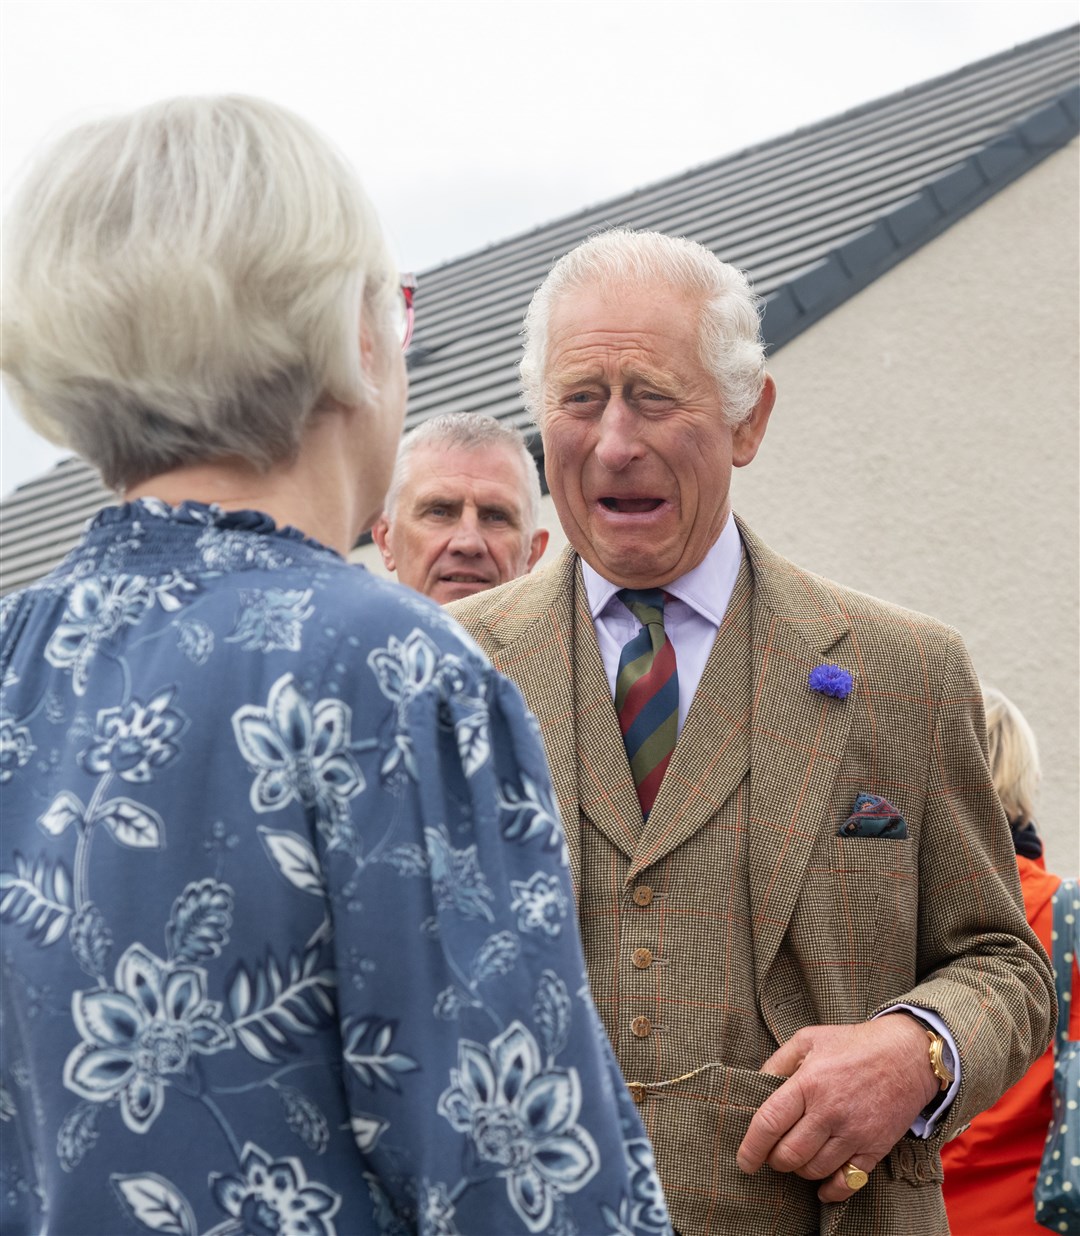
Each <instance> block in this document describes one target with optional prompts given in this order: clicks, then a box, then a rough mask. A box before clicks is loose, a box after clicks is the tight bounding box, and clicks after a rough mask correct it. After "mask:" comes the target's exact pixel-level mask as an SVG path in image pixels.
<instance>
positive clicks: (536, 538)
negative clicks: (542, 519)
mask: <svg viewBox="0 0 1080 1236" xmlns="http://www.w3.org/2000/svg"><path fill="white" fill-rule="evenodd" d="M550 536H551V533H549V532H548V530H547V529H546V528H537V530H536V531H535V532H534V533H533V534H532V541H531V542H530V543H529V558H528V561H527V562H526V563H525V573H526V575H527V574H528V573H529V572H530V571H531V570H532V569H533V567H534V566H536V564H537V563H538V562H539V561H540V559H541V558H542V557H543V556H544V550H545V549H547V543H548V538H549V537H550Z"/></svg>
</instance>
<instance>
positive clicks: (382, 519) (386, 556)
mask: <svg viewBox="0 0 1080 1236" xmlns="http://www.w3.org/2000/svg"><path fill="white" fill-rule="evenodd" d="M389 531H390V524H389V523H388V522H387V519H386V516H385V515H380V516H379V518H378V519H377V520H376V521H375V522H374V523H373V524H372V525H371V539H372V540H373V541H374V542H375V544H376V545H378V547H379V553H380V554H382V560H383V564H384V565H385V567H386V569H387V570H388V571H396V570H397V564H396V563H395V562H394V555H393V554H392V553H391V551H390V546H389V544H388V543H387V540H386V536H387V533H388V532H389Z"/></svg>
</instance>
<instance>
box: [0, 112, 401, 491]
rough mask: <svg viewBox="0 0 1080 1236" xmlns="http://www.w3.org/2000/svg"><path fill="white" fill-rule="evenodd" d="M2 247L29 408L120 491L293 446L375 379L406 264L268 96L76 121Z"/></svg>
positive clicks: (12, 370)
mask: <svg viewBox="0 0 1080 1236" xmlns="http://www.w3.org/2000/svg"><path fill="white" fill-rule="evenodd" d="M4 256H5V273H4V341H3V368H4V371H5V373H6V374H7V376H8V378H9V380H10V382H11V385H12V388H13V392H14V394H15V396H16V399H17V401H18V403H19V405H20V407H21V410H22V412H23V414H24V415H25V416H26V418H27V420H28V421H29V422H30V424H31V425H33V426H34V427H35V428H36V429H37V430H39V432H41V433H43V434H44V435H45V436H46V437H47V438H50V439H51V440H52V441H54V442H57V443H59V444H61V445H65V446H69V447H71V448H72V449H73V450H75V451H77V452H78V453H79V454H81V455H83V456H84V457H85V458H86V459H88V460H89V461H90V462H91V463H93V464H94V465H95V466H96V467H98V468H99V469H100V471H101V473H102V475H103V477H104V479H105V481H106V483H107V484H109V485H111V486H112V487H114V488H117V489H123V488H126V487H128V486H131V485H133V484H136V483H138V482H140V481H143V480H146V479H147V478H148V477H151V476H154V475H156V474H157V473H160V472H164V471H166V470H168V469H170V468H173V467H177V466H180V465H183V464H190V463H194V462H199V461H202V460H207V459H214V458H222V457H226V456H235V455H239V456H242V457H243V458H244V459H246V460H247V461H249V462H252V463H254V464H256V465H257V466H260V467H264V468H265V467H268V466H270V465H271V464H274V463H277V462H279V461H282V460H286V459H289V458H291V457H292V456H293V455H294V454H295V452H296V449H297V447H298V445H299V441H300V437H301V434H302V431H303V429H304V427H305V425H306V424H307V421H308V419H309V418H310V417H311V415H312V414H313V412H314V411H315V410H316V409H317V408H318V407H319V406H320V404H324V403H328V402H329V401H335V402H337V403H342V404H346V405H350V406H354V405H355V406H361V405H364V404H365V403H366V402H368V401H369V400H370V398H371V395H372V394H373V387H372V385H371V382H370V378H369V376H368V375H365V373H364V372H363V370H362V364H361V355H360V347H359V331H360V316H361V310H362V309H363V310H364V311H365V312H366V313H369V315H370V321H371V329H372V332H373V338H374V340H375V342H376V346H379V347H391V346H396V345H395V344H394V343H393V315H394V309H395V307H396V301H397V297H398V294H399V293H398V287H397V280H396V272H395V270H394V266H393V263H392V262H391V260H390V258H389V256H388V254H387V251H386V247H385V245H384V242H383V239H382V234H381V231H380V228H379V224H378V220H377V218H376V216H375V212H374V210H373V209H372V207H371V205H370V203H369V202H368V200H367V198H366V197H365V195H364V193H363V190H362V189H361V188H360V185H359V183H358V181H357V180H356V178H355V176H354V174H353V173H352V171H351V170H350V168H349V167H348V165H347V164H346V163H345V161H344V160H343V159H342V158H341V157H340V156H339V155H338V154H337V153H336V152H335V151H334V149H333V148H332V147H331V146H330V145H329V144H328V143H327V142H326V141H325V140H324V139H323V138H322V137H321V136H320V135H319V134H318V133H317V132H316V131H315V130H314V129H312V128H311V127H310V126H309V125H308V124H307V123H306V122H304V121H303V120H301V119H299V117H297V116H294V115H293V114H291V113H290V112H288V111H286V110H284V109H283V108H280V107H278V106H276V105H274V104H271V103H267V102H265V101H262V100H259V99H252V98H244V97H239V96H229V97H220V98H181V99H172V100H168V101H165V102H163V103H157V104H154V105H152V106H150V107H146V108H143V109H141V110H139V111H137V112H134V113H133V114H131V115H128V116H122V117H118V118H114V119H110V120H104V121H100V122H97V123H92V124H88V125H85V126H82V127H80V128H78V129H76V130H74V131H73V132H71V133H69V134H67V135H66V136H65V137H63V138H61V139H60V140H59V141H58V142H57V143H56V144H55V145H54V146H53V147H52V148H51V149H49V150H47V151H46V152H45V153H44V154H43V155H42V156H41V157H40V158H39V160H38V161H37V163H36V165H35V166H34V167H33V168H32V170H31V172H30V174H29V176H28V177H27V179H26V180H25V182H24V183H23V185H22V187H21V189H20V191H19V193H18V195H17V196H16V198H15V200H14V202H13V204H12V208H11V210H10V211H9V213H8V215H7V218H6V220H5V255H4Z"/></svg>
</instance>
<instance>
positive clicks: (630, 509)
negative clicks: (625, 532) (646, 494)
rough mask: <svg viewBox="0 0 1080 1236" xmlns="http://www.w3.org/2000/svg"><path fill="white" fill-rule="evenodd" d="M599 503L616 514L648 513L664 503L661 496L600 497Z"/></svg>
mask: <svg viewBox="0 0 1080 1236" xmlns="http://www.w3.org/2000/svg"><path fill="white" fill-rule="evenodd" d="M600 505H601V506H602V507H603V508H604V509H605V510H607V511H613V512H614V513H615V514H617V515H648V514H650V513H651V512H653V511H656V510H659V509H660V507H662V506H663V505H664V500H663V498H601V499H600Z"/></svg>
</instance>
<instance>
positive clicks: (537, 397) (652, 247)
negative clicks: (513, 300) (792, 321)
mask: <svg viewBox="0 0 1080 1236" xmlns="http://www.w3.org/2000/svg"><path fill="white" fill-rule="evenodd" d="M656 284H663V285H665V286H667V287H669V288H672V289H675V290H677V291H682V292H684V293H685V294H686V295H687V296H688V297H693V298H696V299H697V300H699V302H700V304H701V323H700V345H699V346H700V352H701V360H702V364H704V365H705V367H706V368H707V369H708V370H709V371H710V372H711V373H712V374H713V375H714V377H715V379H716V387H717V392H718V394H719V396H720V402H721V405H722V407H723V410H724V419H725V420H726V421H727V422H728V424H730V425H737V424H739V423H740V422H741V421H744V420H745V419H746V418H747V417H748V416H749V415H750V413H751V411H752V410H753V407H754V405H755V404H756V403H757V401H758V399H759V397H760V395H761V389H762V385H763V383H764V381H765V345H764V343H763V341H762V338H761V308H760V301H759V300H758V298H757V297H756V296H755V295H754V293H753V291H752V290H751V287H750V283H749V280H748V279H747V277H746V275H745V274H743V272H742V271H741V270H737V269H736V268H735V267H734V266H730V265H729V264H728V263H727V262H722V261H721V260H720V259H719V258H718V257H717V256H716V255H715V254H714V253H712V252H710V250H708V249H706V248H705V247H704V245H699V244H697V243H696V242H695V241H692V240H686V239H684V238H683V237H678V236H665V235H664V234H663V233H662V232H634V231H630V230H628V229H626V228H613V229H612V230H610V231H607V232H601V233H599V234H598V235H596V236H591V237H590V238H589V239H588V240H586V241H584V242H583V243H582V244H580V245H578V246H577V248H576V249H571V250H570V252H569V253H567V254H566V255H565V256H563V257H561V258H560V259H559V260H558V261H557V262H556V263H555V265H554V266H553V267H552V268H551V272H550V273H549V274H548V277H547V278H546V279H545V280H544V282H543V283H542V284H541V285H540V286H539V287H538V288H537V290H536V292H535V294H534V295H533V298H532V302H531V304H530V305H529V309H528V312H527V313H526V314H525V328H524V332H523V333H524V336H525V353H524V355H523V357H522V359H521V369H520V372H521V385H522V392H523V395H524V398H525V406H526V408H527V409H528V411H529V413H530V415H531V416H532V417H533V419H534V420H535V421H536V422H537V423H538V424H539V423H541V422H542V419H543V415H544V397H543V390H544V379H545V376H546V374H545V369H546V362H547V334H548V323H549V321H550V318H551V311H552V308H553V307H554V306H555V305H556V304H557V303H559V302H560V301H561V300H563V298H565V297H566V296H568V295H571V294H572V293H573V292H575V291H579V290H580V289H582V288H585V287H597V288H599V289H601V290H602V291H612V290H614V291H617V290H618V289H619V288H623V287H627V286H630V287H651V286H655V285H656Z"/></svg>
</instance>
